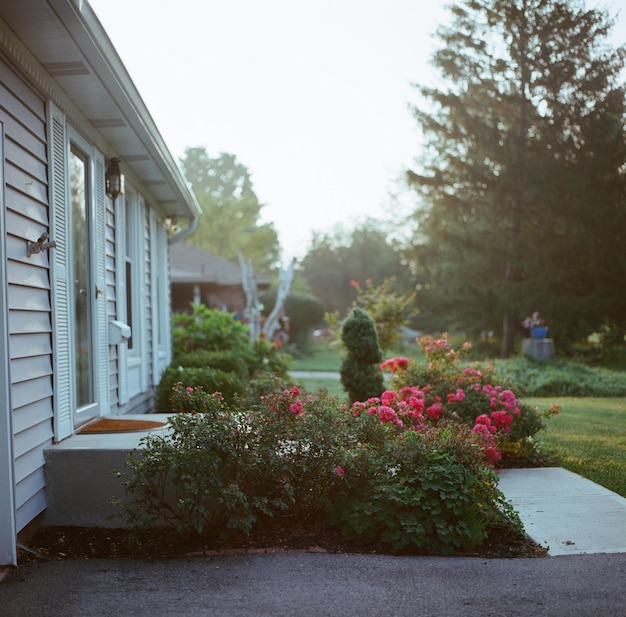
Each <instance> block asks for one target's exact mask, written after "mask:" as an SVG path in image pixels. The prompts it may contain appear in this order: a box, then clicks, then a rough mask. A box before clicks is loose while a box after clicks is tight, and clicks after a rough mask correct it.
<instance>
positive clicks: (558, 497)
mask: <svg viewBox="0 0 626 617" xmlns="http://www.w3.org/2000/svg"><path fill="white" fill-rule="evenodd" d="M499 486H500V490H501V491H502V492H503V493H504V494H505V496H506V497H507V499H508V500H509V501H510V502H511V504H512V505H513V507H514V508H515V509H516V510H517V511H518V512H519V514H520V517H521V519H522V521H523V523H524V528H525V530H526V533H527V534H528V535H529V536H530V537H531V538H532V539H533V540H534V541H535V542H537V543H539V544H541V545H542V546H545V547H546V548H548V554H549V555H551V556H555V555H580V554H589V553H626V499H625V498H624V497H621V496H620V495H618V494H617V493H614V492H612V491H610V490H608V489H606V488H604V487H603V486H600V485H598V484H595V483H594V482H591V481H590V480H587V479H585V478H582V477H581V476H579V475H577V474H575V473H572V472H571V471H567V470H566V469H562V468H559V467H543V468H539V469H508V470H503V471H501V472H500V485H499ZM624 614H625V615H626V609H624Z"/></svg>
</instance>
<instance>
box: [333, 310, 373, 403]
mask: <svg viewBox="0 0 626 617" xmlns="http://www.w3.org/2000/svg"><path fill="white" fill-rule="evenodd" d="M341 340H342V342H343V344H344V345H345V347H346V350H347V355H346V357H345V358H344V359H343V361H342V363H341V370H340V376H341V384H342V386H343V387H344V389H345V390H346V393H347V394H348V397H349V399H350V401H351V402H354V401H364V400H367V399H368V398H370V397H372V396H379V395H380V393H381V392H382V391H383V388H384V382H383V375H382V373H381V371H380V368H379V366H378V364H379V363H380V361H381V360H382V352H381V350H380V347H379V345H378V335H377V334H376V327H375V326H374V322H373V321H372V318H371V317H370V316H369V315H368V314H367V313H366V312H365V311H364V310H363V309H360V308H358V307H356V308H353V309H352V310H351V311H350V314H349V315H348V317H347V318H346V320H345V321H344V322H343V325H342V328H341Z"/></svg>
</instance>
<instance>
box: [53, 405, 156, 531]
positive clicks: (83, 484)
mask: <svg viewBox="0 0 626 617" xmlns="http://www.w3.org/2000/svg"><path fill="white" fill-rule="evenodd" d="M123 417H124V419H128V420H154V421H157V422H163V421H164V420H165V417H166V416H163V415H162V414H141V415H128V416H123ZM167 430H168V429H167V426H164V427H159V428H156V429H150V430H149V431H135V432H128V433H101V434H84V435H81V434H77V435H72V437H69V438H68V439H64V440H63V441H61V442H60V443H58V444H54V445H52V446H50V447H48V448H46V449H45V451H44V456H45V461H46V464H45V467H44V471H45V477H46V499H47V506H48V507H47V509H46V511H45V513H44V516H43V521H42V523H43V524H44V525H49V526H76V527H109V528H115V527H125V526H127V525H126V523H125V521H124V520H123V519H122V518H121V517H120V516H119V508H118V507H115V506H113V505H112V504H111V500H112V499H115V498H119V499H121V500H122V501H126V496H125V491H124V483H123V480H122V479H121V478H119V477H117V475H116V473H115V471H118V472H125V471H128V470H127V468H126V467H125V462H126V460H127V458H128V455H129V453H130V452H132V451H133V450H138V449H140V447H141V444H140V439H141V438H142V437H145V436H146V435H147V434H149V433H150V434H165V432H166V431H167Z"/></svg>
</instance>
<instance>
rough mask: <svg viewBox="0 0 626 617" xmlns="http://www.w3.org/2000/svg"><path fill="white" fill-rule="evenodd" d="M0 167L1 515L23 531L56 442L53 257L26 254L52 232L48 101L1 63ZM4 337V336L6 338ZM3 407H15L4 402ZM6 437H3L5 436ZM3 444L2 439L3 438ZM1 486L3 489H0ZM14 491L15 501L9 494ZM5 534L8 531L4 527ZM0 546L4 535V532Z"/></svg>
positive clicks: (41, 504)
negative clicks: (7, 455) (5, 454)
mask: <svg viewBox="0 0 626 617" xmlns="http://www.w3.org/2000/svg"><path fill="white" fill-rule="evenodd" d="M0 124H1V125H2V126H3V129H4V138H3V141H2V144H3V152H2V167H3V174H4V177H3V181H4V182H3V184H2V187H3V198H2V199H3V204H2V207H3V212H2V215H3V228H2V229H3V231H2V237H1V238H0V241H1V242H2V243H3V244H4V247H3V250H4V254H3V255H2V262H3V269H4V271H3V272H2V282H1V284H2V286H3V287H2V292H0V293H2V294H3V296H4V302H0V306H1V307H3V309H2V311H1V312H0V319H1V320H2V323H3V330H4V332H3V335H2V339H1V340H0V346H2V345H4V346H5V349H4V350H0V353H2V355H3V357H4V358H5V359H7V360H8V370H7V367H6V366H5V368H4V369H2V368H1V367H0V379H2V380H3V381H4V380H7V379H8V380H9V383H8V384H4V385H5V386H6V387H4V388H3V389H2V390H3V393H4V394H3V399H2V403H1V404H2V411H1V412H0V413H3V414H6V417H3V422H2V425H1V426H0V434H1V433H2V431H4V430H10V431H11V433H12V435H11V436H10V439H11V441H12V443H10V444H9V446H10V451H12V455H13V465H12V469H11V470H9V471H10V472H12V481H13V490H12V491H9V492H8V493H5V492H4V490H3V493H2V504H1V505H0V519H1V520H2V523H3V524H5V523H6V521H7V520H9V522H10V521H11V519H12V524H13V529H14V530H15V532H19V531H20V530H21V529H23V527H24V526H25V525H27V524H28V523H29V522H30V521H31V520H32V519H33V518H35V517H36V516H37V515H38V514H39V513H41V512H42V511H43V510H44V509H45V506H46V503H45V494H44V485H45V479H44V474H43V465H44V460H43V449H44V447H46V446H47V445H50V444H51V443H52V436H53V435H52V399H53V396H52V393H53V386H52V357H51V353H52V348H51V332H52V322H51V305H50V283H49V281H50V277H49V267H50V264H49V259H50V257H51V253H50V252H48V251H43V252H41V253H39V254H35V255H32V256H31V257H28V256H27V253H26V247H27V245H28V242H30V241H36V240H37V238H38V237H39V236H40V235H41V234H42V233H43V232H45V231H48V229H49V225H50V220H49V215H50V213H49V208H48V169H47V148H46V143H47V135H46V126H47V122H46V112H45V104H44V102H43V101H42V100H41V99H40V98H39V97H38V96H37V95H36V94H35V93H34V92H33V91H32V90H31V89H30V88H28V87H27V86H26V85H25V84H24V82H23V81H21V80H20V79H19V78H18V77H17V76H16V75H15V73H14V72H13V71H12V70H11V69H10V68H9V67H8V65H7V64H5V63H4V62H2V61H0ZM2 341H4V342H2ZM5 405H10V406H9V407H5ZM4 438H5V439H6V436H4ZM2 448H3V450H4V444H2ZM2 488H4V487H2ZM11 497H12V499H11ZM3 533H6V530H5V529H3ZM0 542H1V543H2V546H1V547H0V548H2V550H3V551H4V550H6V549H5V542H4V538H0Z"/></svg>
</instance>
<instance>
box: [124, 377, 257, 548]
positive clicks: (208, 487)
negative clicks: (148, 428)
mask: <svg viewBox="0 0 626 617" xmlns="http://www.w3.org/2000/svg"><path fill="white" fill-rule="evenodd" d="M174 398H175V406H177V407H178V408H179V409H185V410H188V409H190V408H191V409H202V411H203V412H202V413H194V412H192V413H179V414H176V415H174V416H171V417H170V418H169V422H170V425H171V431H170V432H168V433H167V434H166V435H164V436H161V435H155V434H151V435H148V437H146V438H143V439H142V442H143V448H144V449H143V452H142V453H141V454H138V453H131V455H130V456H129V458H128V460H127V466H128V467H129V468H130V470H131V473H130V474H129V475H127V476H126V480H125V484H126V492H127V493H128V494H130V495H132V497H133V499H132V501H131V502H130V504H129V505H125V506H123V514H124V516H125V519H126V521H127V522H129V523H130V524H132V525H138V526H140V527H151V526H171V527H175V528H176V529H177V530H178V531H197V532H199V533H204V534H205V535H207V536H210V537H216V538H223V537H226V536H228V535H229V534H232V533H236V532H244V533H249V532H250V530H251V528H252V524H253V523H254V521H255V520H256V518H257V516H258V514H259V513H262V512H265V511H266V510H267V506H266V504H265V503H264V501H263V498H262V497H260V496H259V495H258V492H257V490H256V487H255V484H254V478H252V477H251V476H250V475H249V474H248V471H249V469H250V468H252V467H253V464H252V462H251V461H250V458H249V457H250V452H249V450H248V448H247V443H246V439H245V434H244V433H242V431H241V421H240V418H239V417H238V416H237V414H232V413H231V412H230V410H228V409H227V407H226V406H225V405H224V402H223V399H222V398H221V397H219V396H217V395H210V394H207V393H206V392H204V391H203V390H202V389H193V388H183V386H182V385H181V384H178V385H177V386H176V388H175V396H174Z"/></svg>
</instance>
